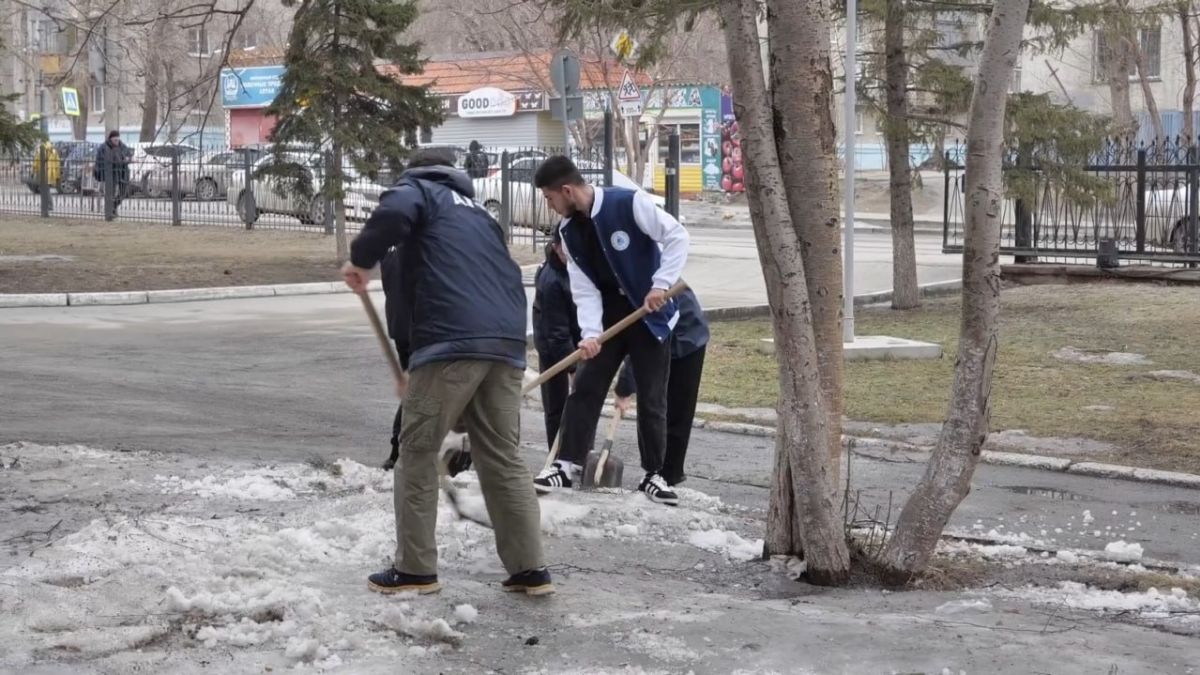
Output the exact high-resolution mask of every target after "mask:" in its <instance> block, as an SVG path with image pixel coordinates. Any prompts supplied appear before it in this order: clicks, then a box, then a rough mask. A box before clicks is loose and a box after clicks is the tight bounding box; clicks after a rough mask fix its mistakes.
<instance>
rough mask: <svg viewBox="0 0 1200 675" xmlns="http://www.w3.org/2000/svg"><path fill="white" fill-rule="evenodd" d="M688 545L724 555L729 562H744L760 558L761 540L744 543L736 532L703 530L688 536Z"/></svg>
mask: <svg viewBox="0 0 1200 675" xmlns="http://www.w3.org/2000/svg"><path fill="white" fill-rule="evenodd" d="M688 543H689V544H691V545H692V546H695V547H696V548H702V549H704V550H706V551H712V552H713V553H724V554H725V555H726V556H727V557H728V558H729V559H730V560H733V561H735V562H746V561H747V560H753V559H755V558H761V557H762V551H763V540H762V539H755V540H754V541H752V542H750V541H746V540H745V539H742V537H741V535H739V534H738V533H737V532H728V531H725V530H703V531H699V532H692V533H691V534H690V535H688Z"/></svg>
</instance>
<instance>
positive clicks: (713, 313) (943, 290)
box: [704, 279, 962, 321]
mask: <svg viewBox="0 0 1200 675" xmlns="http://www.w3.org/2000/svg"><path fill="white" fill-rule="evenodd" d="M917 288H918V289H919V295H920V297H922V298H936V297H940V296H946V295H954V294H955V293H958V292H959V291H961V290H962V279H951V280H950V281H935V282H932V283H928V284H921V285H920V286H918V287H917ZM893 295H894V293H893V292H892V291H891V290H887V291H877V292H874V293H862V294H859V295H856V296H854V306H855V307H866V306H869V305H878V304H883V303H887V302H891V301H892V296H893ZM704 316H705V318H707V319H708V320H709V321H738V320H741V319H757V318H761V317H764V316H771V306H770V305H742V306H740V307H713V308H711V309H706V310H704Z"/></svg>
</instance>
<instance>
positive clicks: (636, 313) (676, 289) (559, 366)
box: [521, 279, 688, 395]
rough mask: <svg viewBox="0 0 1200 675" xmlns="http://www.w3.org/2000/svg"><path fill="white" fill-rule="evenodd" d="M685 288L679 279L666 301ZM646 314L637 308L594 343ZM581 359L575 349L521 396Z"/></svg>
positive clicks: (618, 331)
mask: <svg viewBox="0 0 1200 675" xmlns="http://www.w3.org/2000/svg"><path fill="white" fill-rule="evenodd" d="M687 287H688V285H687V283H686V282H685V281H683V280H682V279H680V280H679V281H678V282H676V284H675V285H674V286H672V287H671V288H670V289H669V290H667V295H666V297H667V299H668V300H670V299H671V298H674V297H675V296H677V295H679V294H680V293H682V292H684V291H685V290H687ZM647 314H649V312H647V311H646V306H645V305H642V306H641V307H638V308H637V309H636V310H634V312H633V313H632V314H630V315H629V316H627V317H625V318H624V319H621V320H620V321H618V322H617V323H616V324H614V325H613V327H612V328H609V329H608V330H606V331H604V332H603V333H601V334H600V336H599V337H597V338H596V341H597V342H599V343H600V344H601V345H603V344H604V343H605V342H608V341H609V340H611V339H613V338H614V337H616V336H617V335H619V334H620V333H621V331H623V330H625V329H626V328H629V327H630V326H632V325H633V324H635V323H637V322H638V321H641V320H642V319H644V318H646V315H647ZM582 359H583V350H582V349H576V350H575V351H573V352H571V355H570V356H568V357H567V358H565V359H563V360H562V361H559V362H558V363H556V364H554V365H553V366H550V368H549V369H547V370H545V371H543V372H542V374H541V375H539V376H538V378H537V379H536V380H534V381H532V382H530V383H529V384H527V385H525V387H524V388H523V389H522V390H521V394H522V395H525V394H528V393H529V392H531V391H533V390H534V389H536V388H537V387H540V386H542V385H543V384H545V383H547V382H549V381H550V379H551V378H553V377H554V376H555V375H558V374H559V373H561V372H562V371H564V370H566V369H567V368H570V367H571V366H573V365H575V364H576V363H579V362H580V361H581V360H582Z"/></svg>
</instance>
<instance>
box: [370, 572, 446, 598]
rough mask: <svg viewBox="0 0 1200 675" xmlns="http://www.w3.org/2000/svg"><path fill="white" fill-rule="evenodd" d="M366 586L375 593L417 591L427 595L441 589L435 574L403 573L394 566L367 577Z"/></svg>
mask: <svg viewBox="0 0 1200 675" xmlns="http://www.w3.org/2000/svg"><path fill="white" fill-rule="evenodd" d="M367 588H369V589H371V590H373V591H375V592H376V593H405V592H411V593H418V594H420V595H428V594H430V593H437V592H438V591H440V590H442V585H441V584H439V583H438V578H437V575H436V574H405V573H404V572H401V571H400V570H398V569H396V568H395V567H393V568H391V569H389V570H387V571H385V572H378V573H376V574H372V575H371V576H369V577H367Z"/></svg>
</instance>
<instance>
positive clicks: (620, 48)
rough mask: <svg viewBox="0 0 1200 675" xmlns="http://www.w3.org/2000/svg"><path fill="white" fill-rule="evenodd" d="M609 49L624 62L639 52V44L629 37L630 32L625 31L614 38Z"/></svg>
mask: <svg viewBox="0 0 1200 675" xmlns="http://www.w3.org/2000/svg"><path fill="white" fill-rule="evenodd" d="M609 47H611V48H612V50H613V53H614V54H616V55H617V59H618V60H620V61H624V60H626V59H628V58H629V57H630V56H633V54H634V53H635V52H637V48H638V43H637V40H634V39H633V37H632V36H630V35H629V31H626V30H623V31H621V32H620V33H617V34H616V35H615V36H614V37H613V39H612V42H611V43H609Z"/></svg>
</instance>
